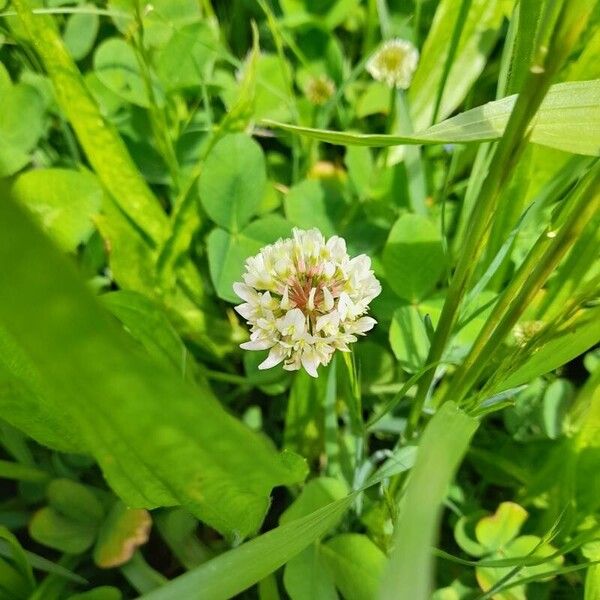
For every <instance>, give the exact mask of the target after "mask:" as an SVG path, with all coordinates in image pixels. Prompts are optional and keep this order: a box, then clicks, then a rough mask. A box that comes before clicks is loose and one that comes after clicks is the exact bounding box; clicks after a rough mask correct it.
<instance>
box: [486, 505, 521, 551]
mask: <svg viewBox="0 0 600 600" xmlns="http://www.w3.org/2000/svg"><path fill="white" fill-rule="evenodd" d="M528 516H529V514H528V513H527V511H526V510H525V509H524V508H523V507H522V506H520V505H518V504H515V503H514V502H502V504H500V506H499V507H498V510H496V512H495V514H493V515H491V516H489V517H484V518H483V519H481V520H480V521H479V523H477V525H476V526H475V535H476V536H477V540H478V541H479V543H480V544H482V545H483V546H484V547H485V548H486V549H487V550H488V551H495V550H499V549H500V548H503V547H504V546H506V544H508V543H509V542H510V541H511V540H513V539H514V538H515V537H517V534H518V533H519V531H520V530H521V527H522V525H523V523H525V521H526V520H527V517H528Z"/></svg>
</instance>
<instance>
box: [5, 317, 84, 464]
mask: <svg viewBox="0 0 600 600" xmlns="http://www.w3.org/2000/svg"><path fill="white" fill-rule="evenodd" d="M43 391H44V386H43V383H42V381H41V380H40V377H39V374H38V373H37V372H36V369H35V368H34V366H33V365H32V364H31V360H29V358H28V357H27V356H26V355H25V354H24V353H23V350H22V349H21V348H20V347H19V346H18V344H17V343H16V342H15V340H14V339H13V338H12V336H10V335H9V333H8V331H6V329H5V328H4V326H3V325H2V323H0V412H1V414H2V418H3V419H4V420H6V421H7V422H9V423H10V424H11V425H13V426H14V427H17V428H19V429H21V430H25V429H27V431H28V434H29V435H30V436H31V437H33V438H34V439H35V440H36V441H38V442H40V443H41V444H44V445H46V446H50V447H51V448H55V449H57V450H60V451H62V452H76V453H82V452H85V451H86V444H85V442H84V440H83V437H82V435H81V432H80V431H79V429H78V428H77V427H76V425H75V421H74V420H73V417H72V416H71V415H70V414H69V413H68V411H67V408H66V407H64V406H62V405H60V404H56V403H52V402H42V400H41V396H42V394H43Z"/></svg>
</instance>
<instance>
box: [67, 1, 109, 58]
mask: <svg viewBox="0 0 600 600" xmlns="http://www.w3.org/2000/svg"><path fill="white" fill-rule="evenodd" d="M81 8H82V9H84V10H85V9H86V8H88V9H94V6H93V5H92V4H84V5H83V6H81ZM99 27H100V19H99V17H98V15H97V14H95V13H93V12H91V11H90V12H81V13H76V14H73V15H70V16H69V17H68V18H67V24H66V25H65V30H64V32H63V39H64V41H65V46H66V47H67V48H68V50H69V52H70V53H71V56H72V57H73V58H74V59H75V60H81V59H82V58H85V57H86V56H87V55H88V53H89V52H90V50H91V49H92V48H93V46H94V42H95V41H96V36H97V35H98V29H99Z"/></svg>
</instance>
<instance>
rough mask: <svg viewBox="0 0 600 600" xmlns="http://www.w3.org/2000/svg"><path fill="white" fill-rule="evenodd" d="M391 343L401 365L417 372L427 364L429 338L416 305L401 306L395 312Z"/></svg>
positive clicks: (409, 370)
mask: <svg viewBox="0 0 600 600" xmlns="http://www.w3.org/2000/svg"><path fill="white" fill-rule="evenodd" d="M390 345H391V347H392V350H393V352H394V356H395V357H396V359H397V360H398V363H399V364H400V366H401V367H402V368H403V369H404V370H405V371H408V372H409V373H416V372H417V371H419V370H420V369H421V368H422V367H423V366H424V364H425V359H426V358H427V352H428V351H429V338H428V337H427V330H426V329H425V325H424V323H423V319H422V318H421V315H420V314H419V311H418V310H417V309H416V308H415V307H414V306H401V307H400V308H398V309H397V310H396V311H395V312H394V316H393V318H392V324H391V326H390Z"/></svg>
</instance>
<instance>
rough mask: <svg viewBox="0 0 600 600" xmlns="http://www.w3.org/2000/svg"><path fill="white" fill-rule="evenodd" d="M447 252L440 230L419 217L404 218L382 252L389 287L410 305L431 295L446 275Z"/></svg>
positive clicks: (394, 229) (393, 231) (396, 224)
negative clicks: (444, 248)
mask: <svg viewBox="0 0 600 600" xmlns="http://www.w3.org/2000/svg"><path fill="white" fill-rule="evenodd" d="M444 262H445V257H444V250H443V248H442V238H441V235H440V232H439V230H438V228H437V227H436V226H435V225H434V224H433V223H432V222H431V221H430V220H429V219H427V218H425V217H422V216H420V215H412V214H405V215H402V216H401V217H400V218H399V219H398V220H397V221H396V223H395V224H394V226H393V227H392V230H391V231H390V235H389V237H388V240H387V243H386V245H385V248H384V250H383V266H384V268H385V273H386V277H387V280H388V282H389V284H390V287H391V288H392V289H393V290H394V292H396V294H398V296H400V298H404V299H405V300H408V301H410V302H417V301H418V300H421V299H422V298H424V297H425V296H427V294H429V293H430V292H431V291H432V290H433V289H434V287H435V285H436V284H437V282H438V281H439V279H440V277H441V275H442V273H443V272H444Z"/></svg>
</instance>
